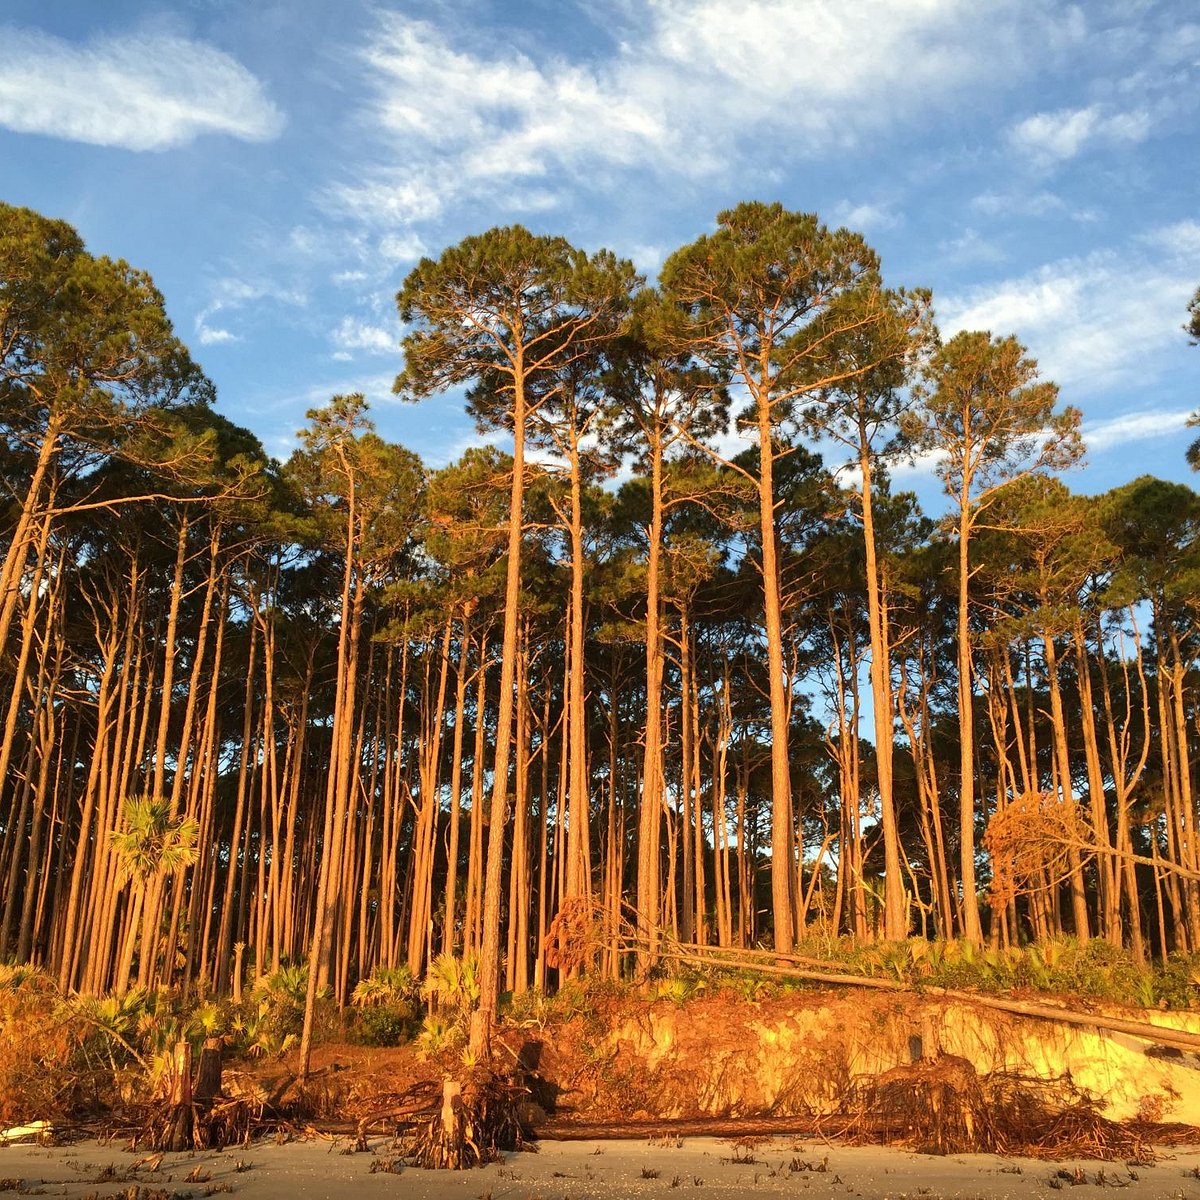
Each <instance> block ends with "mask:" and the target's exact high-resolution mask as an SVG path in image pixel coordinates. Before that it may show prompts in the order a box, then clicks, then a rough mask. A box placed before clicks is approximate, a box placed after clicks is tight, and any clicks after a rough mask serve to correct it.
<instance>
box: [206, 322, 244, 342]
mask: <svg viewBox="0 0 1200 1200" xmlns="http://www.w3.org/2000/svg"><path fill="white" fill-rule="evenodd" d="M196 336H197V338H198V339H199V341H200V345H202V346H220V345H223V344H224V343H225V342H238V341H241V338H239V337H238V336H237V335H236V334H233V333H230V332H229V330H228V329H220V328H217V327H214V326H212V325H205V324H204V323H203V322H202V321H199V320H197V322H196Z"/></svg>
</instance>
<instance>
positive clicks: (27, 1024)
mask: <svg viewBox="0 0 1200 1200" xmlns="http://www.w3.org/2000/svg"><path fill="white" fill-rule="evenodd" d="M79 1044H80V1034H79V1030H78V1026H77V1023H76V1022H72V1021H71V1020H70V1017H69V1014H68V1013H67V1012H66V1010H65V1008H64V1006H63V1005H62V1003H61V1002H60V998H59V995H58V990H57V988H55V986H54V984H53V983H52V982H51V980H50V979H48V978H47V977H46V976H45V975H42V974H40V973H39V972H37V971H31V970H28V969H27V968H21V967H0V1122H3V1123H4V1124H5V1125H11V1124H16V1123H20V1122H23V1121H31V1120H38V1119H43V1118H48V1117H50V1116H55V1115H58V1114H60V1113H62V1112H63V1111H64V1110H65V1109H67V1108H70V1107H72V1101H73V1097H72V1095H71V1093H72V1088H73V1084H74V1082H75V1077H74V1075H73V1073H72V1072H71V1070H70V1069H69V1063H70V1061H71V1059H72V1058H73V1056H74V1055H75V1052H76V1051H77V1050H78V1048H79Z"/></svg>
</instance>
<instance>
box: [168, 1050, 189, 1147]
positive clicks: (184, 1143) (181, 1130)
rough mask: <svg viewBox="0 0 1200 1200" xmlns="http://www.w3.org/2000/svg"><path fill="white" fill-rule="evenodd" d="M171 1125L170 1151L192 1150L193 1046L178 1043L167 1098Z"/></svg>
mask: <svg viewBox="0 0 1200 1200" xmlns="http://www.w3.org/2000/svg"><path fill="white" fill-rule="evenodd" d="M167 1110H168V1113H169V1124H168V1132H167V1138H166V1143H167V1144H166V1148H167V1149H168V1150H191V1149H193V1146H194V1142H193V1138H192V1132H193V1129H192V1125H193V1112H192V1046H191V1043H190V1042H176V1043H175V1053H174V1055H173V1057H172V1060H171V1092H170V1095H169V1096H168V1097H167Z"/></svg>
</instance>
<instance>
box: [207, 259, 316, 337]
mask: <svg viewBox="0 0 1200 1200" xmlns="http://www.w3.org/2000/svg"><path fill="white" fill-rule="evenodd" d="M211 295H212V298H211V299H210V300H209V302H208V304H206V305H205V306H204V308H202V309H201V310H200V311H199V312H198V313H197V314H196V318H195V326H196V338H197V340H198V341H199V342H200V344H201V345H202V346H214V345H219V344H221V343H223V342H238V341H241V338H240V337H239V336H238V335H237V334H236V333H234V332H233V331H232V330H230V329H227V328H225V327H223V326H221V325H214V324H213V318H214V317H215V316H217V314H218V313H226V314H228V313H231V312H236V311H237V310H239V309H243V308H245V307H246V306H247V305H250V304H254V303H258V302H260V301H264V300H265V301H268V302H270V303H272V304H284V305H288V306H289V307H293V308H303V307H304V306H305V305H306V304H307V303H308V296H307V295H306V294H305V293H304V292H303V291H301V290H300V289H298V288H288V287H281V286H278V285H276V284H271V283H252V282H250V281H248V280H245V279H238V278H236V277H232V276H231V277H227V278H224V279H219V280H217V281H216V283H215V284H214V285H213V286H212V290H211Z"/></svg>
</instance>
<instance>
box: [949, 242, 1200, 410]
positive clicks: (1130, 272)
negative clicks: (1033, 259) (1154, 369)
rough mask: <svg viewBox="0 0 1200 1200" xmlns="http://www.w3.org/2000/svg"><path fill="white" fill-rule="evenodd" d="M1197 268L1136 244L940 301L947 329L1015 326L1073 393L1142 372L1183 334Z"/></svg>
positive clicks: (1186, 259)
mask: <svg viewBox="0 0 1200 1200" xmlns="http://www.w3.org/2000/svg"><path fill="white" fill-rule="evenodd" d="M1198 275H1200V261H1198V260H1197V258H1196V257H1194V256H1189V255H1187V254H1186V253H1178V254H1176V255H1173V256H1171V257H1169V258H1168V257H1166V256H1162V255H1155V256H1148V255H1147V254H1146V253H1145V251H1144V249H1142V248H1141V247H1139V246H1137V244H1136V243H1135V246H1134V247H1133V248H1126V249H1124V250H1121V251H1105V252H1098V253H1095V254H1091V255H1087V256H1085V257H1082V258H1069V259H1063V260H1060V261H1058V262H1053V263H1048V264H1047V265H1045V266H1043V267H1040V268H1038V269H1037V270H1035V271H1032V272H1029V273H1027V274H1024V275H1021V276H1019V277H1017V278H1013V279H1007V280H1003V281H1001V282H1000V283H997V284H993V285H987V286H984V287H977V288H972V289H969V290H967V291H965V292H963V293H961V294H960V295H957V296H950V297H948V298H946V299H943V300H942V301H941V302H940V303H939V304H938V314H939V323H940V324H941V326H942V329H943V331H944V332H946V333H948V334H949V333H954V332H956V331H958V330H960V329H988V330H991V331H992V332H993V333H995V334H997V335H1004V334H1009V333H1015V334H1016V335H1017V336H1018V337H1019V338H1020V339H1021V340H1022V341H1023V342H1024V343H1025V344H1026V345H1027V346H1028V347H1029V349H1030V351H1031V352H1032V353H1033V354H1034V356H1035V357H1036V358H1037V359H1038V361H1039V364H1040V366H1041V369H1042V372H1043V374H1044V375H1045V376H1047V377H1048V378H1051V379H1054V380H1055V381H1056V382H1058V383H1061V384H1071V385H1072V387H1073V389H1074V390H1075V391H1076V392H1087V391H1092V390H1098V389H1101V388H1104V387H1108V386H1111V385H1113V384H1115V383H1118V382H1120V381H1122V380H1128V379H1132V378H1135V377H1136V378H1138V379H1142V380H1143V381H1144V374H1145V371H1146V369H1147V364H1148V363H1150V362H1152V361H1153V353H1154V352H1156V351H1160V350H1162V349H1164V348H1166V347H1168V346H1169V345H1170V344H1171V343H1172V342H1176V341H1179V340H1180V337H1181V335H1180V333H1179V326H1180V323H1181V321H1182V319H1183V314H1184V311H1185V309H1186V307H1187V302H1188V299H1189V298H1190V297H1191V295H1192V292H1193V291H1194V289H1195V286H1196V284H1195V280H1196V278H1197V276H1198Z"/></svg>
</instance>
